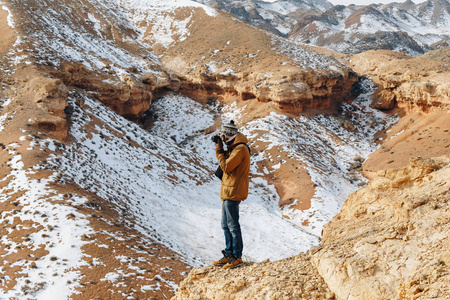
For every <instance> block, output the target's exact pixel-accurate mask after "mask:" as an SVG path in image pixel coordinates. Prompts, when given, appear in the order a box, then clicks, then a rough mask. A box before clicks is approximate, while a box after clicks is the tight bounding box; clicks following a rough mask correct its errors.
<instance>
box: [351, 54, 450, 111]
mask: <svg viewBox="0 0 450 300" xmlns="http://www.w3.org/2000/svg"><path fill="white" fill-rule="evenodd" d="M349 65H350V66H351V67H352V68H353V69H354V70H355V71H356V72H357V73H358V74H359V75H361V76H367V77H370V78H371V79H372V80H373V81H374V83H375V84H377V85H378V89H377V91H376V99H375V101H374V102H373V103H372V105H373V107H375V108H378V109H382V110H388V109H392V108H394V107H398V108H401V109H403V110H404V111H405V112H406V113H414V112H424V113H427V112H430V111H436V110H442V109H446V110H448V109H449V108H450V81H449V79H450V66H449V65H448V63H446V62H445V61H439V60H435V59H427V58H421V57H416V58H412V57H410V56H407V55H405V54H403V53H399V52H393V51H387V50H371V51H367V52H364V53H361V54H356V55H353V56H351V58H350V61H349Z"/></svg>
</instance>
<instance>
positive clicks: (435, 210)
mask: <svg viewBox="0 0 450 300" xmlns="http://www.w3.org/2000/svg"><path fill="white" fill-rule="evenodd" d="M378 175H379V177H378V178H377V179H375V180H373V181H372V182H371V183H370V184H369V185H368V186H367V187H365V188H364V189H362V190H360V191H358V192H355V193H354V194H352V195H350V196H349V197H348V198H347V200H346V202H345V204H344V206H343V207H342V210H341V212H340V213H339V214H338V215H337V216H336V217H335V218H333V220H332V221H330V222H329V223H328V224H327V225H326V226H325V227H324V229H323V242H322V249H320V250H319V251H318V252H316V253H315V254H314V255H313V257H312V262H313V264H314V265H315V266H316V267H317V269H318V271H319V273H320V274H321V275H322V276H323V278H324V280H325V282H327V284H328V286H329V288H330V289H331V290H332V291H333V292H335V293H336V296H337V297H338V298H339V299H432V298H439V299H447V298H448V297H450V273H449V271H450V261H449V254H450V253H449V252H448V249H449V246H450V238H449V236H448V232H449V230H450V206H449V201H450V183H449V181H448V178H449V176H450V156H444V157H439V158H432V159H421V158H414V159H411V161H410V163H409V165H408V166H407V167H405V168H401V169H390V170H386V171H380V172H379V173H378Z"/></svg>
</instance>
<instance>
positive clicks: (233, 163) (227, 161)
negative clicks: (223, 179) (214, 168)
mask: <svg viewBox="0 0 450 300" xmlns="http://www.w3.org/2000/svg"><path fill="white" fill-rule="evenodd" d="M244 150H246V151H248V150H247V149H246V147H245V146H241V145H239V146H237V147H236V148H234V149H233V151H231V153H230V156H228V158H226V156H225V151H224V150H223V149H218V150H216V157H217V160H218V161H219V165H220V168H221V169H222V170H223V171H224V172H226V173H230V172H231V171H233V170H234V169H235V168H236V167H237V166H238V165H239V164H240V163H241V162H242V160H243V159H244V157H245V152H244Z"/></svg>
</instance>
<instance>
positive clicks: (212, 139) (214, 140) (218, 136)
mask: <svg viewBox="0 0 450 300" xmlns="http://www.w3.org/2000/svg"><path fill="white" fill-rule="evenodd" d="M221 140H222V139H221V138H220V135H218V134H216V135H214V136H212V137H211V141H213V142H214V143H217V142H218V141H221Z"/></svg>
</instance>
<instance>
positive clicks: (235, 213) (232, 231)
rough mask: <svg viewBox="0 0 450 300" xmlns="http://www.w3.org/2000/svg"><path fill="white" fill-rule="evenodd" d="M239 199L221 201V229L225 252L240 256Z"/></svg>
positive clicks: (241, 244)
mask: <svg viewBox="0 0 450 300" xmlns="http://www.w3.org/2000/svg"><path fill="white" fill-rule="evenodd" d="M240 203H241V201H231V200H224V201H223V202H222V229H223V232H224V234H225V253H226V255H233V256H234V257H235V258H241V256H242V249H243V248H244V245H243V243H242V234H241V225H239V204H240Z"/></svg>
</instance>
